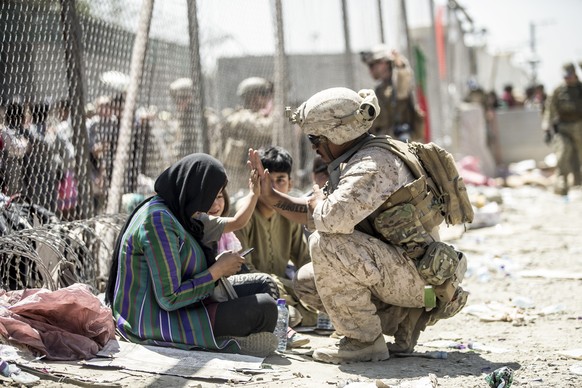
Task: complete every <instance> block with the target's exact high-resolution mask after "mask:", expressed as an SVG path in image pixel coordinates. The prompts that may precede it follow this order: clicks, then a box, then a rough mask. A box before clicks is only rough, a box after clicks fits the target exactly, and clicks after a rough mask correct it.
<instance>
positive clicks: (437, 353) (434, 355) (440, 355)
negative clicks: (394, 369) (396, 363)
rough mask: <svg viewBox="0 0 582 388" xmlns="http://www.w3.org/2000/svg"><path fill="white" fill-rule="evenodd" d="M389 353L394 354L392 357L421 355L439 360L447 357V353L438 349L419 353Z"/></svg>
mask: <svg viewBox="0 0 582 388" xmlns="http://www.w3.org/2000/svg"><path fill="white" fill-rule="evenodd" d="M390 355H391V356H394V357H423V358H433V359H439V360H446V359H447V358H449V353H447V352H443V351H438V350H437V351H434V352H426V353H420V352H412V353H392V354H390Z"/></svg>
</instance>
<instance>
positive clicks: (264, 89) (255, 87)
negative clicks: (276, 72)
mask: <svg viewBox="0 0 582 388" xmlns="http://www.w3.org/2000/svg"><path fill="white" fill-rule="evenodd" d="M271 93H273V83H272V82H271V81H268V80H266V79H264V78H261V77H250V78H246V79H244V80H243V81H242V82H241V83H240V84H238V88H237V89H236V95H237V96H239V97H241V98H244V97H246V96H249V95H253V94H262V95H268V94H271Z"/></svg>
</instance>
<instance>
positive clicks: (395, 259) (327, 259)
mask: <svg viewBox="0 0 582 388" xmlns="http://www.w3.org/2000/svg"><path fill="white" fill-rule="evenodd" d="M378 109H379V107H378V103H377V100H376V96H375V95H374V92H373V91H371V90H361V91H360V92H358V93H357V94H356V93H355V92H354V91H350V90H349V89H346V88H331V89H327V90H324V91H322V92H320V93H317V94H316V95H314V96H312V97H311V98H310V99H309V100H308V101H306V102H305V103H303V104H302V105H301V106H300V107H299V108H298V109H297V110H296V111H295V113H294V114H293V115H292V116H291V120H292V122H294V123H296V124H298V125H299V126H300V127H301V129H302V130H303V132H304V133H305V134H307V135H308V136H311V138H310V139H311V140H312V144H313V145H314V147H316V148H317V150H318V152H321V151H320V146H321V143H320V142H321V141H322V140H321V139H317V138H318V137H319V138H321V137H325V141H326V142H328V143H332V144H333V145H344V144H346V147H345V148H341V155H339V156H338V157H334V158H333V160H331V161H330V162H329V164H328V171H329V172H330V176H329V180H328V183H327V185H326V187H325V189H324V194H325V195H324V197H323V198H321V199H318V200H315V201H316V202H315V203H317V204H316V205H315V207H311V205H310V206H308V209H313V210H312V212H308V223H307V227H308V229H309V230H314V231H315V232H314V233H313V234H312V235H311V236H310V238H309V248H310V254H311V260H312V263H313V275H311V274H309V267H308V266H304V267H303V268H301V269H300V270H299V273H298V274H297V276H296V278H295V281H296V283H303V285H304V286H298V287H297V288H296V292H297V293H298V294H299V296H300V297H301V298H302V300H305V301H306V302H308V303H309V304H311V305H313V306H314V307H322V308H323V309H325V311H326V312H327V313H328V315H329V316H330V318H331V320H332V322H333V325H334V327H335V328H336V330H337V331H338V332H339V333H341V334H342V335H344V336H345V337H344V339H345V341H343V342H342V341H340V343H339V344H338V345H337V346H336V347H332V348H325V349H317V350H315V351H314V353H313V357H314V359H316V360H318V361H322V362H332V363H339V362H344V361H348V362H354V361H374V360H383V359H386V358H387V357H388V353H387V349H386V347H385V344H384V342H383V337H382V334H387V335H393V336H394V338H395V344H394V345H391V346H390V348H391V350H394V351H399V352H411V351H412V350H413V348H414V346H415V345H416V341H417V339H418V335H419V334H420V331H422V330H424V329H425V328H426V326H427V325H429V324H433V323H434V322H436V321H437V320H438V319H442V318H448V317H450V316H452V315H454V314H455V313H456V312H458V310H459V309H460V308H461V307H462V306H463V305H464V303H465V302H466V293H465V292H464V291H462V289H461V288H460V287H458V288H457V289H456V290H455V296H454V297H453V298H452V299H450V301H451V302H450V303H449V302H443V303H441V304H437V303H435V301H434V295H433V296H432V300H431V293H432V292H433V291H432V288H426V287H425V286H426V285H427V281H425V279H423V278H422V277H421V275H420V273H419V270H418V268H417V264H416V262H415V261H414V260H413V259H411V257H410V256H409V255H408V254H407V253H405V251H404V249H403V247H401V246H398V245H396V244H392V243H387V242H386V241H382V240H380V239H379V238H376V233H372V234H370V233H364V231H366V230H368V228H367V227H366V226H367V222H368V221H370V219H375V218H376V216H378V214H380V213H381V212H382V209H384V206H388V207H390V205H389V202H388V201H389V200H390V198H391V196H392V195H393V194H394V193H395V192H396V191H398V190H399V189H400V188H401V187H403V186H405V185H407V184H409V183H411V182H413V181H414V180H415V179H414V176H413V174H412V172H411V171H410V169H409V168H408V167H407V166H406V165H405V164H404V163H403V161H402V160H401V159H400V158H399V157H398V156H397V155H396V154H394V153H392V152H390V151H388V150H387V149H386V148H384V147H382V145H381V144H380V145H375V144H373V143H372V142H370V140H372V139H373V138H374V137H373V136H371V135H366V132H367V131H368V129H369V127H370V124H371V122H372V121H373V120H374V119H375V117H376V115H377V112H378ZM313 141H316V142H317V143H316V142H313ZM324 144H325V143H324ZM348 144H349V145H348ZM324 152H325V153H326V155H327V156H328V157H330V156H331V157H333V156H332V155H331V153H330V151H329V149H328V151H325V148H324ZM309 201H311V199H309V200H308V205H309V204H310V203H311V202H309ZM400 228H403V227H402V226H400ZM403 232H404V230H403ZM425 234H426V236H427V238H428V239H430V241H431V242H435V241H439V236H438V227H435V228H434V230H431V231H427V232H425ZM378 237H379V236H378ZM459 267H460V266H459ZM460 271H463V274H464V270H463V269H462V268H461V269H460ZM310 275H311V276H313V279H314V283H315V284H316V287H317V291H318V295H319V298H320V299H321V303H320V304H318V303H317V301H316V300H315V296H314V295H312V296H310V297H309V299H308V298H307V296H306V295H304V294H303V292H304V290H307V291H308V290H309V280H310ZM453 301H455V302H453ZM435 305H436V306H437V308H436V309H433V310H431V309H430V308H432V307H434V306H435ZM425 307H426V308H427V309H426V310H425ZM427 310H429V311H427Z"/></svg>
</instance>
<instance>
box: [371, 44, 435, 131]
mask: <svg viewBox="0 0 582 388" xmlns="http://www.w3.org/2000/svg"><path fill="white" fill-rule="evenodd" d="M360 56H361V59H362V62H364V63H365V64H366V65H368V68H369V70H370V75H371V76H372V78H373V79H374V80H376V81H379V84H378V85H377V86H376V88H375V89H374V91H375V93H376V96H377V97H378V103H379V105H380V115H379V116H378V118H377V119H376V120H375V121H374V123H373V124H372V127H371V128H370V133H371V134H373V135H390V136H391V137H393V138H395V139H398V140H402V141H410V140H412V141H424V112H422V110H421V109H420V107H419V106H418V104H417V102H416V99H415V97H414V90H413V85H414V82H413V75H414V74H413V71H412V69H411V67H410V64H409V63H408V60H407V59H406V58H405V57H404V56H402V55H400V54H399V53H398V52H397V51H396V50H392V51H390V50H389V49H388V47H386V46H385V45H378V46H376V47H374V48H373V49H372V51H363V52H361V53H360Z"/></svg>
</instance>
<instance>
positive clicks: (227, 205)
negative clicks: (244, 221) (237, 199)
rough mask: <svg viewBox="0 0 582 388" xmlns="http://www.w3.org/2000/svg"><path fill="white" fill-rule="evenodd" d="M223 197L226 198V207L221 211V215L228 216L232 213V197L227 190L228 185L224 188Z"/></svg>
mask: <svg viewBox="0 0 582 388" xmlns="http://www.w3.org/2000/svg"><path fill="white" fill-rule="evenodd" d="M222 197H223V198H224V209H222V213H220V216H221V217H228V215H229V213H230V197H229V196H228V193H227V192H226V187H225V188H223V189H222Z"/></svg>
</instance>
